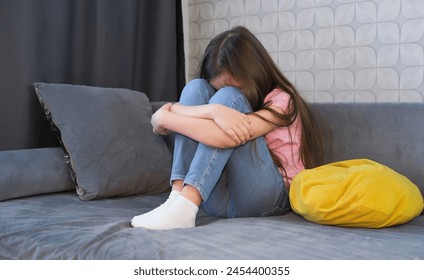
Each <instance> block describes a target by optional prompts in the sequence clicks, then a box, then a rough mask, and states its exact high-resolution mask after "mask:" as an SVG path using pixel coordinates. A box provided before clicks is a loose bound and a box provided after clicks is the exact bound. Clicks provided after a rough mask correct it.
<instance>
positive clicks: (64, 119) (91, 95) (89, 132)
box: [34, 83, 172, 200]
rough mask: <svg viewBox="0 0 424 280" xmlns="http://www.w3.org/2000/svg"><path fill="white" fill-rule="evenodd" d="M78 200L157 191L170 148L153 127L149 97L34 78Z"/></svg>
mask: <svg viewBox="0 0 424 280" xmlns="http://www.w3.org/2000/svg"><path fill="white" fill-rule="evenodd" d="M34 87H35V89H36V93H37V96H38V98H39V100H40V103H41V104H42V106H43V107H44V110H45V112H46V115H47V118H48V119H49V120H50V122H51V124H52V127H53V130H54V131H55V132H56V133H57V135H58V138H59V140H60V141H61V143H62V145H63V147H64V149H65V150H66V153H67V154H68V155H69V165H70V168H71V170H72V173H73V176H72V177H73V179H74V181H75V184H76V188H77V193H78V195H79V196H80V198H81V199H82V200H91V199H95V198H104V197H111V196H126V195H134V194H147V193H160V192H163V191H165V190H166V189H168V188H169V183H168V180H169V173H170V165H171V157H172V155H171V152H170V151H169V150H168V149H167V146H166V143H165V141H164V140H163V138H162V137H160V136H157V135H155V134H154V133H153V131H152V126H151V124H150V119H151V115H152V108H151V105H150V102H149V99H148V97H147V96H146V95H145V94H144V93H141V92H137V91H132V90H128V89H114V88H99V87H90V86H77V85H66V84H46V83H35V84H34Z"/></svg>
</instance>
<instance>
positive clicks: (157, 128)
mask: <svg viewBox="0 0 424 280" xmlns="http://www.w3.org/2000/svg"><path fill="white" fill-rule="evenodd" d="M171 106H172V103H166V104H165V105H163V106H162V107H161V108H159V109H158V110H157V111H156V112H155V113H154V114H153V115H152V119H151V124H152V127H153V133H155V134H158V135H167V134H168V133H169V132H170V131H169V130H167V129H165V128H163V127H162V126H161V124H160V122H161V118H163V117H164V115H165V114H166V112H169V111H170V109H171Z"/></svg>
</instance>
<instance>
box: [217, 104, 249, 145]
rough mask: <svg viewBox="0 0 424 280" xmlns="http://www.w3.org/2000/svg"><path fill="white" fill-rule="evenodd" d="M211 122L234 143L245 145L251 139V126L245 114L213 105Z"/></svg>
mask: <svg viewBox="0 0 424 280" xmlns="http://www.w3.org/2000/svg"><path fill="white" fill-rule="evenodd" d="M213 106H214V108H213V111H212V112H213V113H212V116H213V120H214V121H215V123H216V124H217V125H218V126H219V127H220V128H221V129H222V130H223V131H224V132H225V133H227V134H228V135H229V136H230V137H231V138H232V139H233V140H234V141H235V142H236V143H238V144H245V143H246V142H247V141H249V140H250V139H251V137H252V134H253V133H252V126H251V123H250V121H249V118H248V117H247V115H246V114H244V113H241V112H239V111H237V110H234V109H232V108H229V107H226V106H224V105H220V104H213Z"/></svg>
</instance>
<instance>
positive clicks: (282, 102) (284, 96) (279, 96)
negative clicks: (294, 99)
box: [264, 87, 291, 109]
mask: <svg viewBox="0 0 424 280" xmlns="http://www.w3.org/2000/svg"><path fill="white" fill-rule="evenodd" d="M290 99H291V97H290V95H289V94H288V93H287V92H285V91H283V90H282V89H281V88H278V87H277V88H275V89H273V90H272V91H271V92H269V93H268V94H267V95H266V96H265V100H264V101H265V102H271V103H272V105H275V106H279V107H281V108H283V109H286V108H287V107H288V106H289V103H290Z"/></svg>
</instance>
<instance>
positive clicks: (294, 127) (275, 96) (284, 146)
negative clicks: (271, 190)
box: [264, 88, 305, 185]
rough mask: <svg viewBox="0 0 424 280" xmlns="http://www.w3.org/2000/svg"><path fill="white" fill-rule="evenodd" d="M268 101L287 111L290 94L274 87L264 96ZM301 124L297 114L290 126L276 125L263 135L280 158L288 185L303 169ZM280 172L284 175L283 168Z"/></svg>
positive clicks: (269, 146)
mask: <svg viewBox="0 0 424 280" xmlns="http://www.w3.org/2000/svg"><path fill="white" fill-rule="evenodd" d="M268 101H271V102H272V105H273V106H278V107H280V108H281V109H283V110H284V111H285V112H287V110H288V107H289V102H290V95H289V94H288V93H286V92H284V91H282V90H281V89H279V88H276V89H274V90H273V91H271V92H270V93H268V95H267V96H266V97H265V102H268ZM301 125H302V124H301V122H300V118H299V116H297V117H296V119H295V121H294V122H293V123H292V124H291V125H290V126H288V127H277V128H275V129H274V130H273V131H271V132H269V133H268V134H266V135H265V136H264V137H265V141H266V142H267V144H268V148H269V149H270V150H271V151H272V152H273V153H274V154H275V155H276V156H277V157H278V158H279V159H280V161H281V163H282V164H283V166H284V168H285V170H286V172H287V178H285V179H286V182H287V183H288V185H290V184H291V181H292V179H293V177H294V176H295V175H296V174H297V173H299V172H300V171H302V170H303V169H305V167H304V165H303V163H302V160H301V158H300V137H301ZM280 172H281V174H283V175H284V173H283V170H280Z"/></svg>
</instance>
